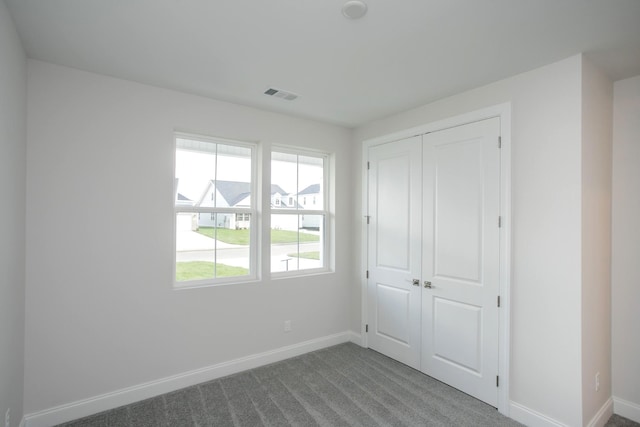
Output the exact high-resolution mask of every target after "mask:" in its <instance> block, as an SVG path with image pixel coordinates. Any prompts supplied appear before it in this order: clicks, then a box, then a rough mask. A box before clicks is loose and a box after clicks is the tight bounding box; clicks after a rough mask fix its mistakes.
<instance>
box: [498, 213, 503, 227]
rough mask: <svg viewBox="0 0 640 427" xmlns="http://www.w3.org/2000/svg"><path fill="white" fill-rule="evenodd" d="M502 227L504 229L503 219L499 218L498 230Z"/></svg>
mask: <svg viewBox="0 0 640 427" xmlns="http://www.w3.org/2000/svg"><path fill="white" fill-rule="evenodd" d="M501 227H502V217H501V216H499V217H498V228H501Z"/></svg>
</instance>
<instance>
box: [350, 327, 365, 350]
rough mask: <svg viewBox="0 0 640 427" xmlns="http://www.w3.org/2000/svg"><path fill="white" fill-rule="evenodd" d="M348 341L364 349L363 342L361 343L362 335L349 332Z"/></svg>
mask: <svg viewBox="0 0 640 427" xmlns="http://www.w3.org/2000/svg"><path fill="white" fill-rule="evenodd" d="M348 334H349V341H350V342H352V343H354V344H357V345H359V346H360V347H364V345H363V342H362V335H361V334H358V333H356V332H353V331H349V332H348Z"/></svg>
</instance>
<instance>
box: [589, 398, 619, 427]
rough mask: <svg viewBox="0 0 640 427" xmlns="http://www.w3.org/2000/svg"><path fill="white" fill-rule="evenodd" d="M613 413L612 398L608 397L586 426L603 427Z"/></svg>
mask: <svg viewBox="0 0 640 427" xmlns="http://www.w3.org/2000/svg"><path fill="white" fill-rule="evenodd" d="M611 415H613V399H611V398H608V399H607V401H606V402H604V405H602V408H600V410H599V411H598V412H597V413H596V414H595V415H594V416H593V418H592V419H591V421H589V424H587V427H603V426H604V425H605V424H606V423H607V421H609V418H611Z"/></svg>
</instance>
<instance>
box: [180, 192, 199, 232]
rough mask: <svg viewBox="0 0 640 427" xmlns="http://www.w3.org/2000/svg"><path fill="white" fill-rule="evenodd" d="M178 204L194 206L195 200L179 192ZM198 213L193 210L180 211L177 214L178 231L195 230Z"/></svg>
mask: <svg viewBox="0 0 640 427" xmlns="http://www.w3.org/2000/svg"><path fill="white" fill-rule="evenodd" d="M176 206H193V200H191V199H189V198H188V197H186V196H184V195H183V194H180V193H178V194H177V195H176ZM197 226H198V223H197V221H196V214H194V213H191V212H180V213H179V214H178V215H177V216H176V231H193V230H195V229H196V228H197Z"/></svg>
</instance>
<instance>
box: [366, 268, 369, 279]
mask: <svg viewBox="0 0 640 427" xmlns="http://www.w3.org/2000/svg"><path fill="white" fill-rule="evenodd" d="M366 276H367V279H368V278H369V270H367V274H366Z"/></svg>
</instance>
